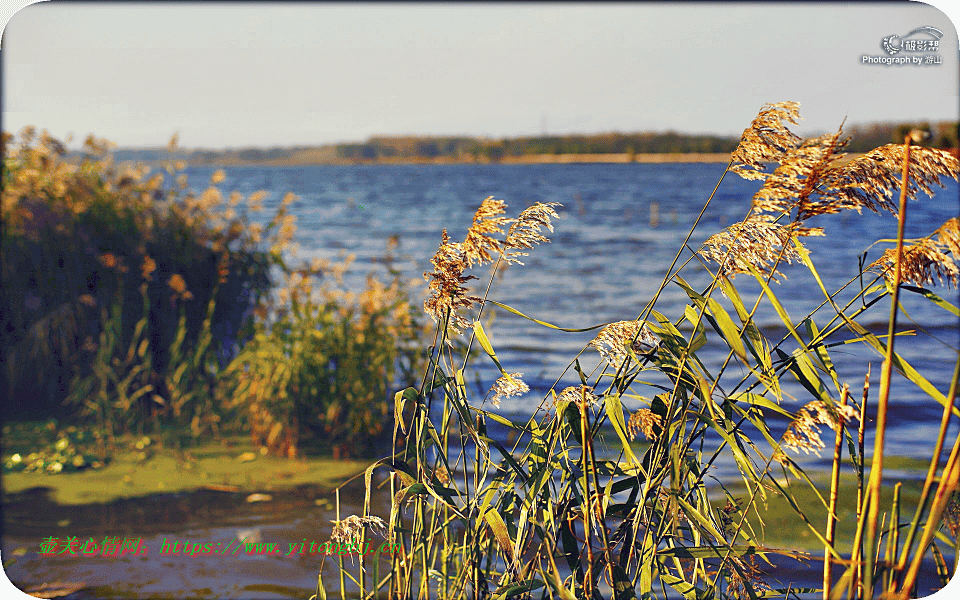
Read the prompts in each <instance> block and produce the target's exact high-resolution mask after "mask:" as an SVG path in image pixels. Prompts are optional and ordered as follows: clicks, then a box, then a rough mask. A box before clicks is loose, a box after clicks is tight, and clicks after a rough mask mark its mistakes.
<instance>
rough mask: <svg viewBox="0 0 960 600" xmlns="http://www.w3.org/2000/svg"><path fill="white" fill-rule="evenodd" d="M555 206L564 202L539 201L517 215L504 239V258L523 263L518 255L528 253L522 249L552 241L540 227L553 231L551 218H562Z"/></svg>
mask: <svg viewBox="0 0 960 600" xmlns="http://www.w3.org/2000/svg"><path fill="white" fill-rule="evenodd" d="M554 206H562V204H560V203H559V202H537V203H536V204H534V205H532V206H530V207H528V208H526V209H525V210H524V211H523V212H521V213H520V214H519V215H518V216H517V219H516V221H514V223H513V225H511V226H510V229H509V231H507V237H506V239H505V240H504V241H503V248H504V258H505V259H506V261H507V262H508V263H517V264H520V265H522V264H523V263H522V262H520V260H518V259H517V258H516V257H517V256H527V253H526V252H520V251H519V250H520V249H526V248H533V246H534V245H536V244H540V243H543V242H549V241H550V240H549V239H547V238H546V237H545V236H543V235H542V234H541V233H540V228H541V227H545V228H546V229H547V230H548V231H550V232H552V231H553V225H552V224H551V223H550V218H551V217H553V218H554V219H559V218H560V217H559V215H557V213H556V211H555V210H553V207H554Z"/></svg>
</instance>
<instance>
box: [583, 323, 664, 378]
mask: <svg viewBox="0 0 960 600" xmlns="http://www.w3.org/2000/svg"><path fill="white" fill-rule="evenodd" d="M659 344H660V340H659V339H657V337H656V336H654V335H653V334H652V333H650V330H649V329H647V326H646V325H645V324H641V323H638V322H637V321H618V322H616V323H610V324H609V325H607V326H606V327H604V328H603V329H601V330H600V333H598V334H597V337H595V338H594V339H593V340H592V341H591V342H590V346H592V347H593V348H594V349H596V351H597V352H599V353H600V356H602V357H603V358H604V360H606V361H607V363H608V364H609V365H610V366H611V367H613V368H617V367H619V366H620V364H622V363H623V361H624V360H625V359H626V358H627V356H628V353H627V348H628V347H629V348H630V349H631V350H633V352H634V353H635V354H649V353H650V352H653V351H654V350H656V349H657V346H658V345H659Z"/></svg>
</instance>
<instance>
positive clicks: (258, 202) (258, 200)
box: [247, 190, 267, 212]
mask: <svg viewBox="0 0 960 600" xmlns="http://www.w3.org/2000/svg"><path fill="white" fill-rule="evenodd" d="M266 197H267V193H266V192H265V191H263V190H260V191H259V192H254V193H252V194H250V197H249V198H247V208H249V209H250V211H251V212H260V211H262V210H263V199H264V198H266Z"/></svg>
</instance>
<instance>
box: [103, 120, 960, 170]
mask: <svg viewBox="0 0 960 600" xmlns="http://www.w3.org/2000/svg"><path fill="white" fill-rule="evenodd" d="M912 129H921V130H924V131H927V132H929V134H930V135H929V137H928V138H927V139H926V140H925V141H924V142H923V145H926V146H929V147H935V148H941V149H951V148H957V147H958V139H960V134H958V131H960V123H958V122H952V121H942V122H938V123H933V124H931V123H929V122H922V123H890V122H888V123H869V124H862V125H852V126H850V127H849V128H848V129H847V131H846V132H847V134H848V136H849V137H850V142H849V143H848V144H847V146H846V148H845V150H846V151H847V152H853V153H860V152H867V151H869V150H870V149H872V148H875V147H877V146H880V145H883V144H887V143H890V142H893V141H895V140H902V139H903V135H904V132H905V131H909V130H912ZM738 141H739V137H737V136H723V135H712V134H687V133H679V132H675V131H666V132H637V133H621V132H607V133H595V134H568V135H541V136H528V137H514V138H499V139H495V138H484V137H470V136H412V135H410V136H388V135H380V136H372V137H370V138H368V139H367V140H366V141H365V142H349V143H339V144H325V145H316V146H309V145H297V146H286V147H284V146H272V147H247V148H233V149H222V150H214V149H193V150H188V149H178V151H177V154H178V158H180V159H182V160H186V161H188V162H189V163H191V164H195V165H241V164H268V165H269V164H275V165H283V164H337V163H341V164H342V163H357V162H379V161H384V162H394V161H397V162H403V161H407V160H409V161H430V160H453V161H466V162H471V161H472V162H499V161H501V160H503V159H507V158H510V157H522V156H531V155H544V154H547V155H564V154H626V155H633V154H691V153H693V154H710V153H727V152H732V151H733V150H734V149H735V148H736V146H737V143H738ZM115 156H116V158H117V160H121V161H139V162H154V161H156V160H162V159H165V158H169V151H168V150H165V149H164V150H161V149H153V148H139V149H137V148H122V149H118V150H117V151H116V152H115Z"/></svg>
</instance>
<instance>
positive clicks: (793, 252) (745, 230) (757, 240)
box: [700, 214, 807, 280]
mask: <svg viewBox="0 0 960 600" xmlns="http://www.w3.org/2000/svg"><path fill="white" fill-rule="evenodd" d="M794 229H795V225H793V224H790V225H781V224H780V223H777V222H775V221H774V219H773V217H771V216H769V215H760V214H753V215H751V216H749V217H747V219H746V220H744V221H741V222H740V223H734V224H733V225H731V226H729V227H727V228H726V229H724V230H723V231H721V232H720V233H716V234H714V235H712V236H710V237H709V238H707V240H706V241H705V242H704V243H703V248H702V249H701V250H700V255H701V256H703V257H704V258H706V259H707V260H711V261H713V262H715V263H717V264H719V265H720V269H719V274H721V275H724V276H727V277H733V276H735V275H737V274H738V273H749V272H750V269H751V267H752V268H754V269H756V270H757V271H759V272H760V273H762V274H764V275H769V276H772V277H773V278H774V280H776V278H777V277H784V278H786V277H785V276H784V274H783V273H781V272H780V271H779V269H777V268H776V265H777V264H778V263H780V262H783V261H786V262H787V263H788V264H789V263H792V262H794V261H799V260H800V259H801V254H800V253H801V252H804V253H805V252H807V250H806V249H805V248H803V246H801V245H800V244H796V245H795V244H793V243H792V242H793V240H795V239H796V235H795V233H794Z"/></svg>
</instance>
